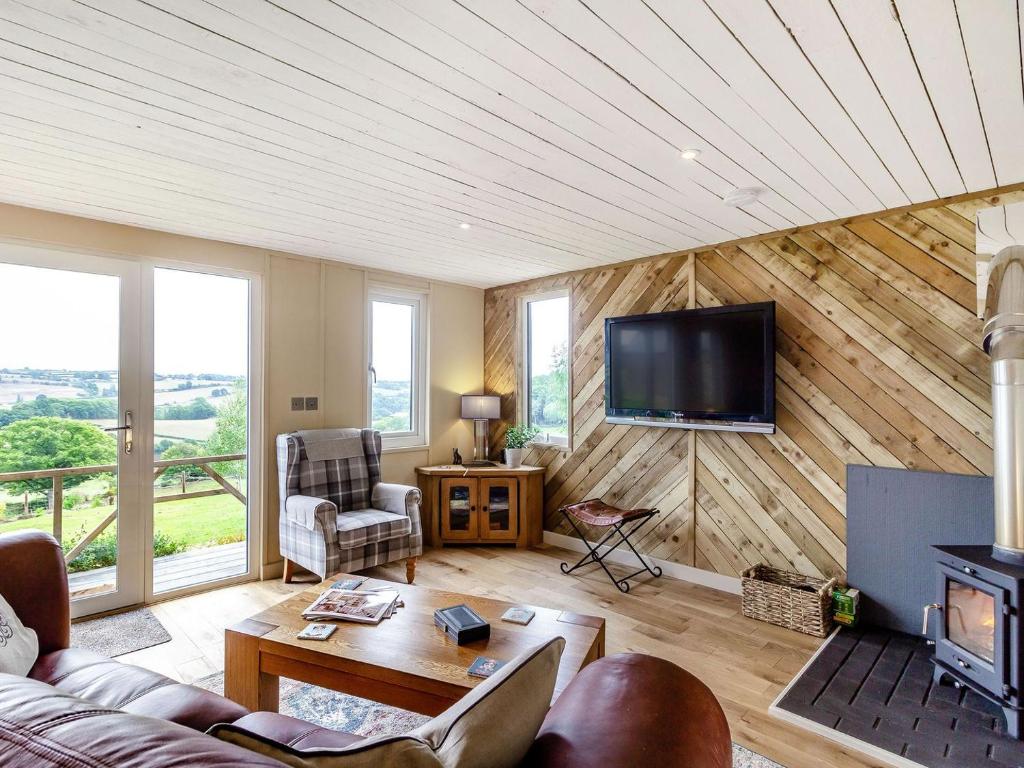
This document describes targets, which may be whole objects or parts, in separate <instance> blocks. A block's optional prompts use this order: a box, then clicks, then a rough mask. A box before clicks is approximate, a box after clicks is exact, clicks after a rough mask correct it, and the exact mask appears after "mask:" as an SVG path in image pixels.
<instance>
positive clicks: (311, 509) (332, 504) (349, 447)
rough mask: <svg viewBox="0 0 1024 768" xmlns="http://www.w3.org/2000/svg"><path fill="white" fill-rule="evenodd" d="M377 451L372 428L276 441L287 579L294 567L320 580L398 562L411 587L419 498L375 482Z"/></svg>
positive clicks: (418, 542)
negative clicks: (403, 563)
mask: <svg viewBox="0 0 1024 768" xmlns="http://www.w3.org/2000/svg"><path fill="white" fill-rule="evenodd" d="M380 446H381V442H380V432H377V431H375V430H372V429H362V430H360V429H321V430H306V431H300V432H293V433H290V434H287V435H278V436H277V474H278V480H279V486H280V495H281V520H280V529H281V555H282V556H283V557H284V558H285V561H284V580H285V581H286V582H287V581H291V579H292V574H293V571H294V567H295V565H296V564H298V565H301V566H302V567H303V568H306V569H307V570H310V571H312V572H313V573H315V574H317V575H318V576H319V577H320V578H321V579H324V578H326V577H327V576H329V575H333V574H335V573H338V572H341V571H344V572H352V571H359V570H362V569H363V568H370V567H371V566H374V565H382V564H384V563H391V562H394V561H396V560H403V559H404V560H405V561H406V572H405V575H406V579H407V580H408V581H409V583H410V584H411V583H412V581H413V579H414V578H415V574H416V557H417V556H418V555H420V554H422V552H423V530H422V527H421V525H420V499H421V494H420V490H419V489H418V488H415V487H412V486H408V485H396V484H393V483H382V482H380ZM311 455H312V456H313V458H310V456H311Z"/></svg>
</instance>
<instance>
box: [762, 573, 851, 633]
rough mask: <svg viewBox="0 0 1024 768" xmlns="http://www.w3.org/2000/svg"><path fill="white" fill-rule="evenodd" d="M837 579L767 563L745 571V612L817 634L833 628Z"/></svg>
mask: <svg viewBox="0 0 1024 768" xmlns="http://www.w3.org/2000/svg"><path fill="white" fill-rule="evenodd" d="M835 586H836V580H835V579H829V580H828V581H826V580H825V579H815V578H813V577H811V576H803V575H802V574H799V573H793V572H792V571H782V570H779V569H778V568H772V567H771V566H768V565H755V566H754V567H753V568H748V569H747V570H745V571H744V572H743V615H744V616H747V617H748V618H751V619H760V620H761V621H767V622H768V623H770V624H777V625H778V626H780V627H785V628H786V629H795V630H796V631H797V632H803V633H805V634H808V635H814V636H815V637H825V636H826V635H827V634H828V633H829V632H831V631H832V623H833V622H832V589H833V588H834V587H835Z"/></svg>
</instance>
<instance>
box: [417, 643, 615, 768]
mask: <svg viewBox="0 0 1024 768" xmlns="http://www.w3.org/2000/svg"><path fill="white" fill-rule="evenodd" d="M564 648H565V640H564V639H563V638H561V637H556V638H554V639H553V640H549V641H548V642H546V643H544V644H543V645H539V646H537V647H536V648H533V649H531V650H528V651H525V652H523V653H521V654H519V656H517V657H516V658H514V659H512V660H511V661H509V662H508V663H507V664H506V665H505V666H503V667H502V668H501V669H499V670H498V671H497V672H495V673H494V674H493V675H491V676H490V677H489V678H487V679H486V680H484V681H483V682H482V683H480V684H479V685H478V686H476V688H474V689H473V690H472V691H470V692H469V693H468V694H467V695H466V696H464V697H463V698H462V699H461V700H460V701H459V702H458V703H456V704H454V705H453V706H451V707H449V708H448V709H447V710H445V711H444V712H443V713H442V714H440V715H438V716H437V717H435V718H434V719H433V720H431V721H430V722H429V723H426V724H425V725H422V726H420V727H419V728H417V729H416V730H415V731H413V732H412V734H411V735H413V736H416V737H418V738H421V739H424V740H425V741H426V742H427V743H429V744H430V745H431V746H432V747H433V748H434V752H435V754H436V755H437V756H438V757H439V758H440V760H441V763H442V765H444V766H446V768H513V766H517V765H519V764H520V763H521V762H522V760H523V758H524V757H525V756H526V753H527V752H528V751H529V749H530V746H531V745H532V744H533V740H534V738H535V737H536V736H537V731H538V730H539V729H540V726H541V723H542V722H543V721H544V715H545V714H546V713H547V711H548V708H549V706H550V704H551V696H552V695H553V694H554V691H555V678H556V677H557V675H558V662H559V660H560V659H561V657H562V650H563V649H564ZM509 713H515V714H514V716H513V717H509ZM496 723H500V727H495V724H496ZM599 762H600V761H599V760H598V763H599Z"/></svg>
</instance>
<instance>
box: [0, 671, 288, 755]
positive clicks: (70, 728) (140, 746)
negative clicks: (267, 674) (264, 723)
mask: <svg viewBox="0 0 1024 768" xmlns="http://www.w3.org/2000/svg"><path fill="white" fill-rule="evenodd" d="M0 701H2V702H3V706H2V707H0V764H2V765H3V767H4V768H107V767H110V768H112V767H113V766H116V767H117V768H201V767H205V768H248V767H250V766H252V767H256V768H281V764H280V763H279V762H276V761H275V760H272V759H270V758H267V757H262V756H260V755H255V754H252V753H251V752H247V751H245V750H243V749H240V748H238V747H235V746H233V745H231V744H224V743H222V742H220V741H218V740H217V739H213V738H210V737H209V736H206V735H205V734H202V733H196V732H195V731H193V730H191V729H189V728H185V727H183V726H180V725H176V724H174V723H168V722H165V721H163V720H157V719H154V718H150V717H140V716H138V715H132V714H128V713H127V712H120V711H117V710H112V709H106V708H102V707H97V705H96V704H95V703H94V702H91V701H86V700H84V699H80V698H78V697H75V696H71V695H70V694H66V693H62V692H60V691H58V690H56V689H54V688H53V687H52V686H49V685H46V684H45V683H41V682H39V681H37V680H31V679H29V678H25V677H19V676H16V675H5V674H0Z"/></svg>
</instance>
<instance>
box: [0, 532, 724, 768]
mask: <svg viewBox="0 0 1024 768" xmlns="http://www.w3.org/2000/svg"><path fill="white" fill-rule="evenodd" d="M0 594H2V595H3V596H4V598H5V599H6V600H7V601H8V602H9V603H10V604H11V607H12V608H14V610H15V612H16V613H17V614H18V616H19V617H20V618H21V620H22V621H23V622H24V623H25V624H26V625H27V626H29V627H31V628H32V629H34V630H35V631H36V633H37V634H38V636H39V643H40V656H39V660H38V661H37V663H36V664H35V666H34V667H33V668H32V670H31V672H30V673H29V677H27V678H23V677H17V676H14V675H4V674H0V768H79V767H81V768H111V767H113V766H117V767H118V768H170V767H171V766H175V767H177V766H210V767H212V768H233V767H234V766H238V768H241V766H257V767H258V768H261V767H262V766H275V767H276V768H280V766H281V765H283V764H282V763H279V762H277V761H275V760H272V759H270V758H267V757H262V756H260V755H257V754H255V753H253V752H250V751H248V750H245V749H242V748H241V747H237V746H235V745H233V744H228V743H226V742H222V741H219V740H217V739H215V738H213V737H211V736H207V735H205V734H204V733H202V731H205V730H206V729H208V728H209V727H211V726H212V725H214V724H215V723H223V722H227V723H235V724H236V725H238V726H240V727H242V728H245V729H246V730H249V731H252V732H253V733H256V734H258V735H261V736H264V737H266V738H271V739H274V740H275V741H279V742H281V743H282V744H286V745H289V746H291V747H292V748H294V749H300V750H317V749H324V748H331V747H342V746H347V745H348V744H352V743H353V742H356V741H360V740H361V738H362V737H360V736H356V735H353V734H347V733H338V732H336V731H330V730H327V729H324V728H318V727H316V726H314V725H312V724H310V723H307V722H305V721H302V720H296V719H295V718H291V717H287V716H285V715H279V714H275V713H269V712H257V713H251V714H250V713H249V712H248V711H247V710H246V709H244V708H243V707H240V706H239V705H237V704H235V703H234V702H232V701H230V700H228V699H225V698H223V697H221V696H217V695H216V694H213V693H210V692H208V691H204V690H201V689H198V688H195V687H193V686H189V685H183V684H181V683H177V682H175V681H173V680H170V679H169V678H166V677H164V676H162V675H158V674H156V673H154V672H150V671H148V670H145V669H141V668H139V667H134V666H131V665H128V664H122V663H120V662H117V661H112V660H110V659H106V658H104V657H102V656H98V655H96V654H94V653H90V652H88V651H85V650H81V649H75V648H69V647H68V646H69V641H70V616H69V603H68V586H67V574H66V572H65V568H64V559H63V554H62V553H61V550H60V547H59V546H58V545H57V542H56V541H54V539H53V538H52V537H50V536H48V535H46V534H42V533H37V532H23V533H14V534H4V535H0ZM645 763H646V764H649V765H657V766H664V767H665V768H728V767H729V766H731V765H732V751H731V741H730V737H729V726H728V724H727V722H726V719H725V715H724V713H723V712H722V708H721V707H720V706H719V704H718V702H717V701H716V700H715V697H714V695H713V694H712V693H711V691H710V690H708V688H707V687H706V686H705V685H704V684H703V683H701V682H700V681H699V680H697V678H695V677H694V676H693V675H691V674H689V673H688V672H686V671H684V670H682V669H680V668H679V667H677V666H675V665H674V664H671V663H669V662H667V661H664V660H662V659H657V658H655V657H653V656H646V655H642V654H620V655H616V656H610V657H608V658H605V659H601V660H599V661H597V662H595V663H593V664H591V665H589V666H588V667H586V668H585V669H584V670H583V671H582V672H581V673H580V674H579V675H577V676H576V678H575V679H574V680H573V682H572V683H571V684H570V685H569V686H568V687H567V688H566V690H565V691H564V692H563V693H562V695H561V696H560V697H559V699H558V701H557V702H556V703H555V705H554V706H553V707H552V708H551V710H550V711H549V713H548V715H547V717H546V719H545V720H544V724H543V726H542V728H541V730H540V733H539V734H538V735H537V739H536V741H535V742H534V745H533V747H532V749H531V751H530V753H529V755H528V756H527V759H526V760H525V761H524V763H523V765H524V766H538V767H539V768H548V767H550V768H554V767H555V766H558V768H583V767H584V766H596V765H599V766H602V768H626V767H627V766H630V767H631V766H636V765H643V764H645Z"/></svg>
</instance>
